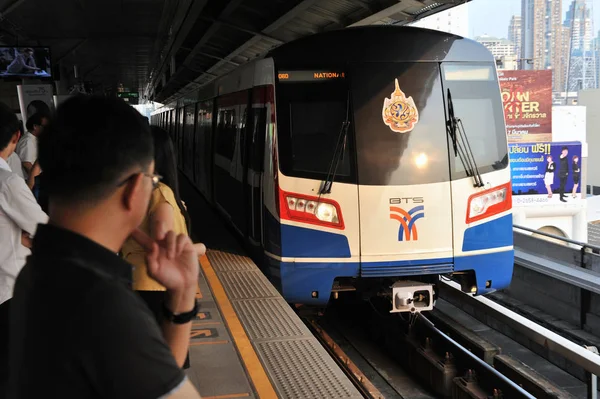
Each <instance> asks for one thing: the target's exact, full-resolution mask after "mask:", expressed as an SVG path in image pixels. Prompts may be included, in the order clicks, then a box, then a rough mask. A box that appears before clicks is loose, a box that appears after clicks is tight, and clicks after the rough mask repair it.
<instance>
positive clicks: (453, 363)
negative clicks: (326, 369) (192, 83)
mask: <svg viewBox="0 0 600 399" xmlns="http://www.w3.org/2000/svg"><path fill="white" fill-rule="evenodd" d="M343 302H344V303H342V302H340V303H337V304H335V305H334V306H332V307H331V308H330V309H328V312H327V314H326V315H325V316H322V317H312V316H311V317H305V320H306V322H307V324H309V326H310V327H311V328H312V329H313V331H314V332H315V334H316V335H317V336H318V337H319V339H320V340H321V342H322V343H323V344H324V346H325V347H326V348H327V349H328V350H329V351H330V353H331V354H332V356H333V357H334V358H335V359H336V360H337V361H338V364H340V366H341V367H342V368H343V369H344V370H345V371H346V373H347V374H348V375H349V376H350V377H351V378H352V380H353V381H354V382H355V384H356V385H357V387H359V389H360V390H361V391H362V392H363V395H365V397H367V398H384V397H385V398H388V397H399V398H414V399H416V398H419V399H421V398H431V397H443V398H515V399H518V398H534V397H535V396H533V395H531V394H529V393H528V392H526V391H525V390H524V389H523V388H521V387H520V386H518V385H517V384H515V383H514V382H512V381H511V380H510V379H509V378H507V377H506V376H504V375H503V374H501V373H500V372H498V371H497V370H495V369H494V368H493V367H491V366H490V365H489V364H487V363H486V362H485V361H484V360H482V359H480V358H479V357H477V356H476V355H475V354H473V353H472V352H471V351H470V350H469V349H467V348H466V347H465V346H463V345H461V344H459V343H458V342H457V341H455V340H454V339H453V338H451V337H450V336H449V335H448V334H446V333H445V332H444V331H442V330H441V329H440V328H438V327H437V326H436V325H435V324H434V323H432V321H431V320H430V319H429V318H428V317H426V316H423V315H419V316H417V317H414V318H405V319H403V318H401V317H398V315H391V314H389V313H387V312H386V310H384V309H387V308H388V304H387V303H386V301H385V300H381V301H375V302H372V303H369V304H365V303H364V302H362V303H361V302H360V301H355V302H354V301H353V302H352V303H348V301H343ZM365 321H366V322H365ZM365 325H366V326H368V327H369V328H368V329H367V331H364V329H363V328H362V327H361V326H363V327H364V326H365ZM357 329H358V330H360V329H363V332H364V334H363V338H367V337H368V339H369V340H370V341H371V342H374V343H377V345H376V347H377V348H378V349H379V350H382V351H385V352H386V354H387V356H388V357H391V358H393V359H394V361H395V364H394V365H393V366H392V365H387V366H383V367H381V366H380V367H378V366H376V365H373V364H372V362H368V359H369V358H373V357H374V355H373V354H372V353H360V350H358V351H357V352H359V353H360V356H361V357H362V358H364V359H367V363H370V364H368V365H367V366H368V369H369V372H364V371H363V370H362V369H361V367H359V366H358V365H357V363H358V362H357V361H356V359H357V357H356V356H354V357H353V356H351V355H349V354H348V353H346V351H344V349H342V347H343V346H344V345H343V344H342V345H340V343H339V341H340V338H337V340H336V339H334V338H332V336H333V335H336V336H338V337H343V336H344V335H346V336H347V335H348V334H345V333H344V331H357ZM330 331H335V332H334V333H332V334H330ZM340 331H341V334H340ZM355 335H356V334H355ZM345 338H347V337H345ZM346 346H348V345H346ZM356 346H357V345H356V344H354V349H356ZM369 350H370V351H373V350H374V348H373V347H371V348H370V349H369ZM359 359H360V358H359ZM399 366H401V367H402V368H403V369H404V370H406V371H407V374H408V375H409V376H410V377H412V378H413V380H414V381H410V380H409V379H408V378H400V379H401V380H402V381H398V377H397V375H396V381H394V378H393V377H390V376H393V375H394V374H397V371H396V370H393V369H392V367H399ZM367 374H369V375H374V374H375V376H376V377H377V380H380V382H378V383H376V384H374V383H373V381H372V379H371V378H368V377H367ZM381 380H384V382H381ZM416 381H418V383H417V382H416ZM419 384H420V387H419V386H417V385H419ZM384 392H386V393H385V394H384Z"/></svg>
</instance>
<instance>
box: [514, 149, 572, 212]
mask: <svg viewBox="0 0 600 399" xmlns="http://www.w3.org/2000/svg"><path fill="white" fill-rule="evenodd" d="M508 147H509V154H510V155H509V156H510V169H511V181H512V195H513V205H514V206H517V205H521V206H528V205H529V206H539V205H549V204H555V205H558V204H562V203H563V202H561V201H560V191H561V186H562V187H563V190H564V191H563V192H564V194H565V196H566V197H567V198H566V200H567V203H570V204H573V203H579V201H581V176H582V175H583V173H582V172H583V171H582V168H581V163H582V159H581V148H582V145H581V142H578V141H571V142H545V143H510V144H509V145H508ZM578 170H579V172H578ZM565 173H566V175H565ZM573 188H575V190H573ZM573 191H575V198H573Z"/></svg>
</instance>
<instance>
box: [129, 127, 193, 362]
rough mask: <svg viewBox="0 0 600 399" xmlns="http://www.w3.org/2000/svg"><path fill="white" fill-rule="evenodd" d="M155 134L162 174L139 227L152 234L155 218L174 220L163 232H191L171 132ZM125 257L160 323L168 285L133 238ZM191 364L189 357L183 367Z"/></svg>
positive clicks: (135, 285)
mask: <svg viewBox="0 0 600 399" xmlns="http://www.w3.org/2000/svg"><path fill="white" fill-rule="evenodd" d="M151 130H152V135H153V137H154V163H155V166H154V170H155V173H156V174H157V175H158V176H160V177H157V178H156V179H155V181H154V190H153V191H152V196H151V198H150V204H149V206H148V212H147V214H146V218H145V219H144V221H143V222H142V224H141V225H140V229H141V230H142V231H144V232H145V233H146V234H148V235H149V236H151V237H153V236H154V235H153V232H154V230H155V229H156V228H158V226H152V225H151V224H152V221H153V220H161V221H164V220H172V221H173V225H172V226H161V228H162V229H164V231H169V230H173V231H174V232H175V234H178V235H179V234H188V235H189V234H190V219H189V215H188V213H187V211H186V209H185V206H184V205H183V202H182V201H181V198H180V197H179V184H178V181H177V166H176V161H175V151H174V149H173V143H172V142H171V139H170V137H169V134H168V133H167V132H166V131H165V130H163V129H161V128H159V127H156V126H152V127H151ZM121 253H122V255H123V258H124V259H125V260H126V261H128V262H129V263H131V264H132V266H133V289H134V290H135V291H137V292H138V294H139V295H140V296H141V297H142V299H143V300H144V301H145V302H146V304H147V305H148V307H149V308H150V310H151V311H152V313H154V316H155V317H156V319H157V322H158V323H159V324H160V323H161V322H162V314H163V313H162V306H163V300H164V297H165V292H166V290H165V287H163V286H162V285H160V284H159V283H158V282H156V281H155V280H154V279H152V278H151V277H150V276H149V275H148V272H147V267H146V252H145V251H144V249H143V248H142V247H141V246H140V245H139V244H138V243H137V242H136V241H135V240H133V239H132V238H129V239H128V240H127V241H126V242H125V244H124V245H123V248H122V250H121ZM188 367H189V357H188V359H186V361H185V364H184V368H188Z"/></svg>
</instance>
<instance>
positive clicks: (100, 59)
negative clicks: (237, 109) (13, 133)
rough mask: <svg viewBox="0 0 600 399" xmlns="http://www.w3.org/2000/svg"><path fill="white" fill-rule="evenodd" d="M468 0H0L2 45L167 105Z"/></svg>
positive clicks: (69, 74) (71, 78)
mask: <svg viewBox="0 0 600 399" xmlns="http://www.w3.org/2000/svg"><path fill="white" fill-rule="evenodd" d="M467 1H470V0H437V1H436V0H61V1H59V2H55V1H48V0H0V45H8V46H20V47H22V46H49V47H50V48H51V52H52V64H53V70H54V71H55V73H54V75H55V76H57V73H56V71H59V72H60V75H59V76H60V79H61V81H63V82H64V81H66V82H69V85H72V84H74V83H77V82H84V81H87V82H91V83H92V84H93V86H94V88H95V91H104V92H116V91H118V90H119V88H120V90H124V89H125V90H127V91H131V92H138V93H139V94H140V99H141V100H142V101H145V100H152V101H157V102H161V103H166V102H168V101H170V100H172V99H174V98H175V97H177V96H179V95H181V94H184V93H186V92H189V91H192V90H195V89H196V88H198V87H200V86H202V85H204V84H205V83H207V82H209V81H211V80H212V79H215V78H216V77H218V76H220V75H223V74H225V73H227V72H229V71H231V70H233V69H235V68H236V67H237V66H238V65H241V64H243V63H246V62H248V61H250V60H251V59H253V58H256V57H259V56H261V55H263V54H265V53H266V52H268V51H269V50H271V49H273V48H274V47H277V46H279V45H281V44H283V43H286V42H289V41H291V40H294V39H298V38H300V37H303V36H306V35H310V34H315V33H319V32H323V31H327V30H332V29H341V28H344V27H348V26H357V25H370V24H398V25H403V24H407V23H410V22H412V21H415V20H418V19H421V18H424V17H426V16H429V15H432V14H435V13H437V12H440V11H444V10H447V9H449V8H451V7H454V6H456V5H459V4H463V3H466V2H467ZM76 74H77V78H76V77H75V75H76Z"/></svg>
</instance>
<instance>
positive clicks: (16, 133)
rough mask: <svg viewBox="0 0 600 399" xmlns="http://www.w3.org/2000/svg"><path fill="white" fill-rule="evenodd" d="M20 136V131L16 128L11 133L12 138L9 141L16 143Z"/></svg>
mask: <svg viewBox="0 0 600 399" xmlns="http://www.w3.org/2000/svg"><path fill="white" fill-rule="evenodd" d="M20 138H21V131H20V130H17V131H16V132H15V133H14V134H13V136H12V138H11V139H10V142H11V143H14V144H16V143H18V142H19V139H20Z"/></svg>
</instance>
